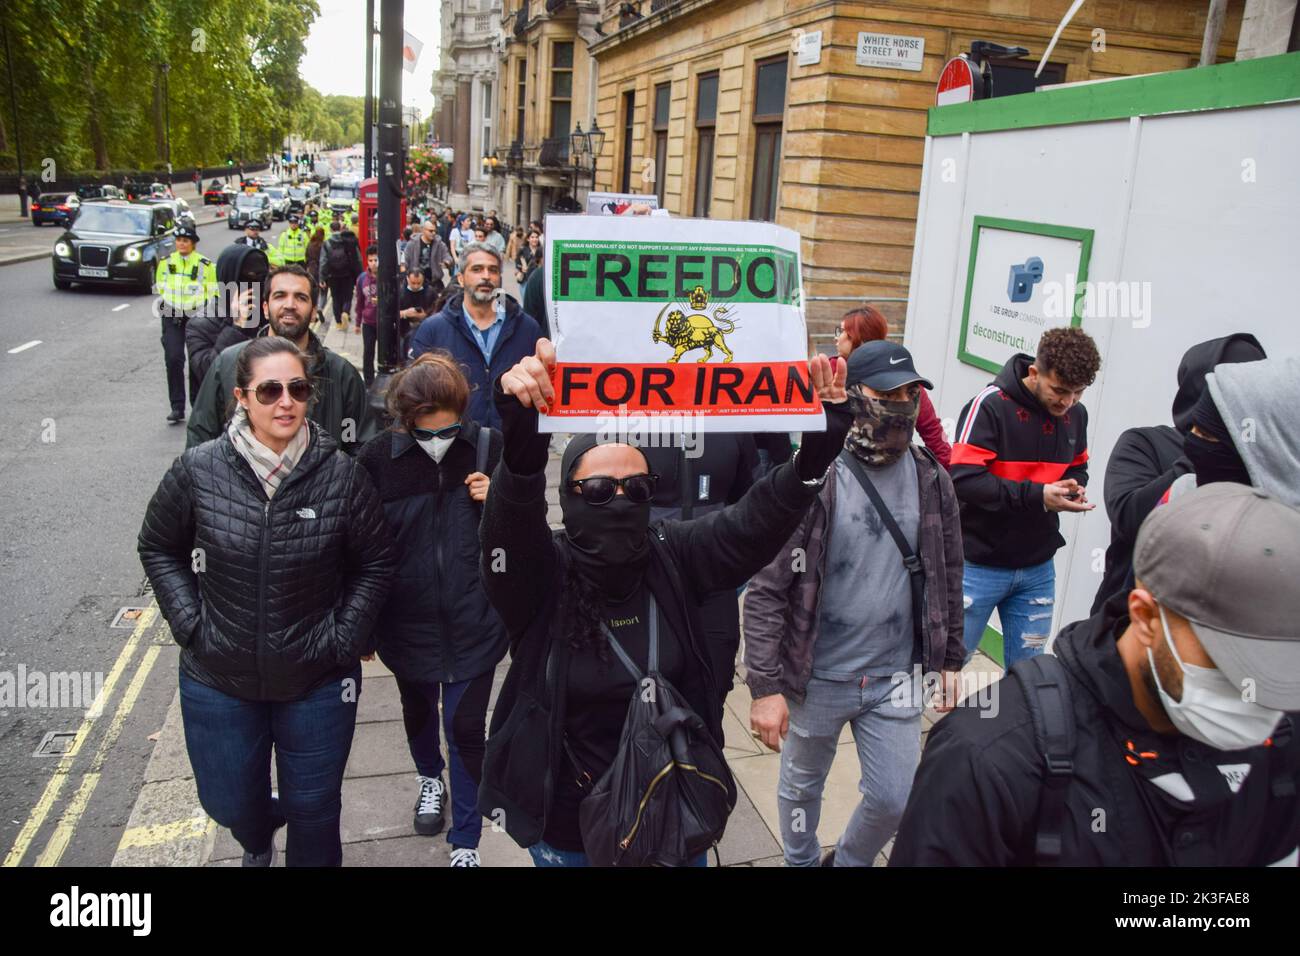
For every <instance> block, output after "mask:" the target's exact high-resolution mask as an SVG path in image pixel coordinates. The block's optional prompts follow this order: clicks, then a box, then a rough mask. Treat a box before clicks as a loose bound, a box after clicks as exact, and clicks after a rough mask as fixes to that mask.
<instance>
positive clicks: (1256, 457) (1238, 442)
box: [1162, 355, 1300, 508]
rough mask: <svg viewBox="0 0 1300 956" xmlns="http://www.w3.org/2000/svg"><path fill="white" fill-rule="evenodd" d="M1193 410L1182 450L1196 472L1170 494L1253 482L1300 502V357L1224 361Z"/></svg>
mask: <svg viewBox="0 0 1300 956" xmlns="http://www.w3.org/2000/svg"><path fill="white" fill-rule="evenodd" d="M1205 385H1206V388H1205V394H1204V395H1202V396H1201V398H1200V400H1199V401H1198V402H1197V403H1196V405H1195V407H1194V408H1193V409H1192V413H1191V430H1190V432H1189V433H1188V434H1187V436H1186V437H1185V439H1184V442H1183V450H1184V453H1185V454H1186V455H1187V457H1188V458H1189V459H1190V460H1191V462H1192V467H1193V468H1194V473H1193V474H1188V475H1183V476H1182V477H1180V478H1179V479H1178V480H1177V481H1175V482H1174V483H1173V485H1172V486H1170V488H1169V491H1168V493H1167V494H1166V495H1165V497H1164V499H1163V500H1162V503H1164V501H1171V500H1173V499H1175V498H1178V497H1180V496H1181V495H1184V494H1186V493H1187V492H1188V491H1190V490H1191V489H1193V488H1195V487H1197V486H1200V485H1208V484H1212V483H1214V482H1216V481H1231V482H1236V483H1238V484H1243V485H1245V484H1249V485H1251V486H1252V487H1255V488H1258V489H1259V490H1260V491H1264V492H1266V493H1268V494H1269V495H1271V496H1273V497H1274V498H1277V499H1278V500H1279V501H1283V502H1285V503H1286V504H1288V505H1290V506H1291V507H1292V508H1300V433H1298V432H1297V431H1296V429H1295V428H1294V425H1293V423H1294V416H1295V409H1296V408H1297V407H1298V406H1300V356H1294V355H1291V356H1285V357H1282V358H1270V359H1264V360H1262V361H1259V362H1243V363H1241V364H1235V365H1217V366H1215V369H1214V371H1213V372H1211V373H1210V374H1208V375H1206V376H1205Z"/></svg>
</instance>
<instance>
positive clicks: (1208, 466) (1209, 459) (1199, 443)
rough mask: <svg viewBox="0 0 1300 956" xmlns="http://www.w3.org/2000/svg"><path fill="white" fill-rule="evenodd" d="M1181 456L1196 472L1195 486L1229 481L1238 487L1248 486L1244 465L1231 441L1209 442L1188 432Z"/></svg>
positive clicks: (1247, 475)
mask: <svg viewBox="0 0 1300 956" xmlns="http://www.w3.org/2000/svg"><path fill="white" fill-rule="evenodd" d="M1183 454H1184V455H1186V456H1187V458H1188V460H1190V461H1191V463H1192V468H1193V469H1195V471H1196V486H1197V487H1198V488H1199V487H1200V486H1201V485H1208V484H1212V483H1213V482H1216V481H1231V482H1235V483H1236V484H1239V485H1248V484H1250V473H1249V472H1248V471H1246V463H1245V462H1244V461H1242V460H1241V456H1240V455H1238V454H1237V448H1236V446H1235V445H1233V444H1232V442H1231V441H1210V440H1209V439H1207V438H1202V437H1201V436H1200V435H1194V434H1192V433H1191V432H1188V433H1187V434H1186V435H1184V436H1183Z"/></svg>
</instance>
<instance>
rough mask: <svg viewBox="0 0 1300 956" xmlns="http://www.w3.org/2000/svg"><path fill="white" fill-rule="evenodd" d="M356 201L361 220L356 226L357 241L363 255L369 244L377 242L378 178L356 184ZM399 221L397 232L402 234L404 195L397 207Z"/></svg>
mask: <svg viewBox="0 0 1300 956" xmlns="http://www.w3.org/2000/svg"><path fill="white" fill-rule="evenodd" d="M357 201H358V202H359V203H360V204H361V222H360V223H359V224H358V226H357V242H358V243H359V244H360V246H361V254H362V255H363V256H364V255H365V254H366V250H367V249H369V248H370V244H371V243H372V242H373V243H378V242H379V180H378V179H375V178H371V179H363V180H361V183H360V185H358V186H357ZM398 209H399V212H398V215H399V217H400V222H399V225H398V227H397V234H398V235H399V236H400V235H401V234H402V226H405V225H406V197H405V196H403V197H402V199H401V202H400V205H399V207H398Z"/></svg>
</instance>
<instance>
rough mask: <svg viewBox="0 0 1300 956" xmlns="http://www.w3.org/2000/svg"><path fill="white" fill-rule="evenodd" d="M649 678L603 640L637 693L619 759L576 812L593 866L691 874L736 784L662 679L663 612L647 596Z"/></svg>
mask: <svg viewBox="0 0 1300 956" xmlns="http://www.w3.org/2000/svg"><path fill="white" fill-rule="evenodd" d="M649 618H650V654H649V661H648V664H649V674H648V675H647V674H642V673H641V671H640V669H639V668H638V667H637V666H636V664H634V663H633V662H632V659H631V658H630V657H628V656H627V654H626V653H625V652H624V651H623V648H622V647H620V646H619V644H618V641H617V640H616V639H615V638H614V635H613V634H612V633H610V631H609V628H608V627H606V626H605V625H604V624H603V623H602V624H601V629H602V630H603V631H604V634H605V639H606V640H608V641H609V645H610V647H611V648H612V649H613V651H614V654H615V655H616V656H617V657H618V659H619V660H620V661H621V662H622V664H623V666H624V667H625V668H627V671H628V673H630V674H631V675H632V679H633V680H634V681H636V684H637V688H636V690H635V691H634V692H633V694H632V700H631V702H630V703H629V704H628V710H627V718H626V719H625V720H624V721H623V735H622V737H621V738H620V739H619V745H618V754H617V755H616V756H615V758H614V762H613V763H612V764H611V765H610V767H609V769H608V770H607V771H606V772H605V773H604V775H603V776H602V777H601V778H600V779H599V780H597V781H596V784H595V786H594V787H593V788H592V791H591V793H590V795H588V796H587V797H586V798H585V799H584V800H583V801H582V803H581V804H579V805H578V826H579V829H580V830H581V832H582V845H583V848H584V849H585V850H586V852H587V856H588V858H589V859H590V861H591V864H592V865H593V866H686V865H688V864H690V863H691V861H692V860H694V859H695V858H696V857H698V856H699V855H700V854H701V853H703V852H705V851H706V850H708V849H709V848H710V847H715V846H716V845H717V843H718V841H719V840H721V839H722V834H723V831H724V830H725V829H726V826H727V818H728V817H730V816H731V811H732V810H733V809H734V808H735V806H736V782H735V780H734V779H733V778H732V776H731V769H730V768H729V767H728V766H727V760H726V758H725V757H724V756H723V754H722V748H721V747H719V746H718V744H717V742H716V741H714V739H713V737H712V735H710V733H709V731H708V728H707V727H706V726H705V724H704V721H703V720H701V719H700V716H699V715H698V714H696V713H695V712H694V711H693V710H691V708H690V706H689V705H687V704H686V702H685V700H684V699H683V698H682V696H681V694H679V693H678V692H677V691H676V690H675V689H674V688H673V686H672V685H671V684H670V683H668V681H667V680H665V679H664V677H663V675H661V674H660V673H659V609H658V607H657V606H656V604H655V600H654V596H653V595H651V596H650V612H649Z"/></svg>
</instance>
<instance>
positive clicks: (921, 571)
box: [840, 451, 925, 646]
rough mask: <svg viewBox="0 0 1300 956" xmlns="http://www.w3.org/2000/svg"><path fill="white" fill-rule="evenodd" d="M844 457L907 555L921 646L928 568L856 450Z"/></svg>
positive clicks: (914, 627) (905, 562)
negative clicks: (926, 569) (891, 511)
mask: <svg viewBox="0 0 1300 956" xmlns="http://www.w3.org/2000/svg"><path fill="white" fill-rule="evenodd" d="M840 459H841V460H842V461H843V462H844V464H846V465H847V466H848V468H849V471H851V472H853V477H854V478H856V479H858V484H859V485H861V486H862V490H863V491H865V492H866V493H867V497H868V498H870V499H871V503H872V504H873V505H875V506H876V512H877V513H878V514H879V515H880V520H881V521H883V522H884V523H885V527H886V528H887V529H888V530H889V536H890V537H891V538H893V539H894V544H895V545H897V546H898V550H899V553H900V554H902V556H903V567H904V568H906V569H907V575H908V583H909V584H910V585H911V588H912V633H913V635H914V636H915V637H916V640H917V643H918V646H919V645H920V642H921V630H922V628H921V619H922V614H923V613H924V611H923V604H924V602H923V600H922V598H923V595H924V592H925V568H923V567H922V566H921V559H920V558H919V557H917V555H916V552H914V551H913V550H912V546H911V545H910V544H908V543H907V538H906V536H905V535H904V534H903V529H901V528H900V527H899V526H898V522H897V521H895V520H894V516H893V515H892V514H890V512H889V508H888V507H886V506H885V502H884V500H883V499H882V498H881V497H880V492H879V491H877V490H876V486H875V485H874V484H872V483H871V477H870V476H869V475H868V474H867V470H866V468H864V467H863V466H862V462H860V461H858V459H857V458H855V457H854V456H853V453H852V452H849V451H842V452H840Z"/></svg>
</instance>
